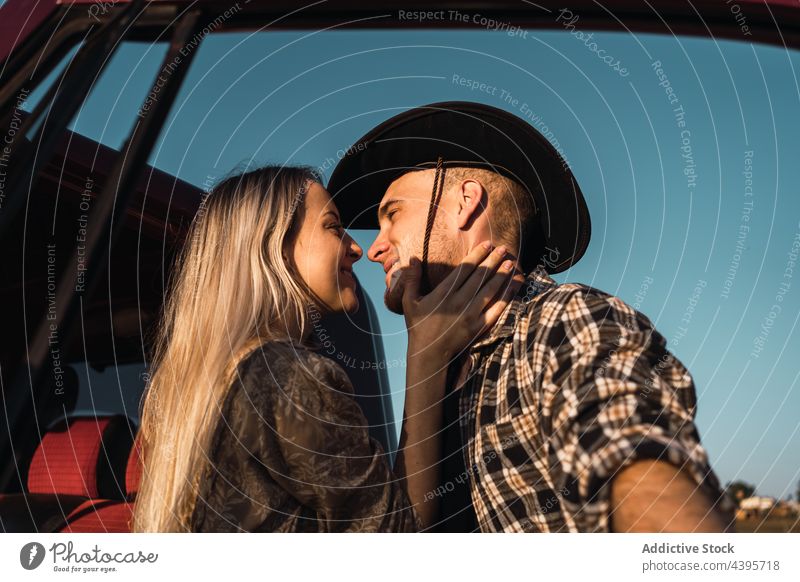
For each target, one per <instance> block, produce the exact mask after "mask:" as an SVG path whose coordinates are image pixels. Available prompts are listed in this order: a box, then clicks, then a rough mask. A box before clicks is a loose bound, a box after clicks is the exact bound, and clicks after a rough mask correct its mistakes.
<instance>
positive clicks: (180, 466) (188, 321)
mask: <svg viewBox="0 0 800 582" xmlns="http://www.w3.org/2000/svg"><path fill="white" fill-rule="evenodd" d="M361 255H362V249H361V248H360V247H359V246H358V245H357V244H356V242H355V241H354V240H353V239H352V238H350V236H349V235H348V234H347V233H346V232H345V231H344V229H343V226H342V224H341V222H340V219H339V214H338V211H337V209H336V206H335V204H334V203H333V201H332V199H331V197H330V195H329V194H328V192H327V191H326V190H325V189H324V188H323V187H322V185H321V184H320V182H319V180H318V178H317V177H316V175H315V174H314V173H313V172H312V171H310V170H308V169H305V168H295V167H266V168H262V169H258V170H254V171H250V172H247V173H244V174H241V175H238V176H233V177H230V178H228V179H226V180H225V181H223V182H222V183H221V184H219V185H218V186H217V187H216V188H215V189H214V190H213V191H212V192H211V193H209V195H208V196H207V197H206V198H205V199H204V201H203V204H202V206H201V209H200V211H199V212H198V213H197V216H196V218H195V220H194V221H193V223H192V226H191V228H190V232H189V234H188V238H187V241H186V243H185V246H184V250H183V252H182V254H181V257H180V259H179V262H178V264H177V267H176V270H175V276H174V279H173V280H172V281H171V288H170V291H169V295H168V297H167V301H166V303H165V311H164V316H163V322H162V326H161V328H160V329H159V335H158V338H157V342H156V353H155V356H154V362H153V365H154V370H155V371H154V373H153V376H152V378H151V382H150V385H149V387H148V390H147V392H146V395H145V399H144V403H143V409H142V421H141V442H142V447H143V455H142V456H143V459H144V471H143V477H142V484H141V487H140V491H139V493H138V497H137V500H136V506H135V512H134V524H133V530H134V531H140V532H143V531H148V532H175V531H262V532H276V531H287V532H292V531H416V530H418V529H423V528H427V527H429V526H431V525H433V524H435V522H436V519H437V506H436V502H435V499H429V498H430V497H433V496H430V495H428V496H427V497H426V492H429V491H432V490H434V489H435V488H436V487H437V486H438V485H439V483H438V479H439V474H438V470H437V466H438V463H439V461H440V459H439V453H440V437H439V432H440V428H441V422H442V420H441V417H442V409H441V401H442V398H443V395H444V384H445V375H446V371H447V367H448V364H449V362H450V360H451V359H452V358H454V357H455V356H457V354H458V353H459V351H460V350H462V349H463V347H464V346H466V345H467V344H468V343H469V342H470V340H471V339H473V338H474V337H476V335H479V334H481V333H482V332H483V331H485V330H487V329H488V328H489V327H491V325H492V324H493V323H494V322H495V321H497V318H498V317H499V315H500V313H501V312H502V311H503V309H504V308H505V307H506V306H507V305H508V303H509V300H510V298H511V297H512V295H513V293H514V292H515V291H516V289H517V287H516V284H515V283H514V282H513V281H512V279H511V277H510V274H511V273H510V270H508V269H507V268H506V263H504V261H503V258H504V257H503V256H502V255H501V254H499V253H498V252H491V250H490V248H489V247H488V245H486V246H484V245H480V246H479V247H477V248H476V249H473V251H472V253H471V254H470V255H469V257H468V258H467V259H466V260H465V261H464V263H463V264H462V268H460V269H458V270H456V271H454V272H453V274H452V275H451V276H450V278H449V279H448V280H446V281H445V282H443V283H442V284H441V285H440V286H439V287H438V288H437V289H434V290H433V291H432V292H431V293H429V294H428V295H426V296H424V297H423V296H421V295H420V294H419V280H420V267H419V263H418V262H412V263H411V265H410V266H409V268H408V269H405V270H404V274H403V275H402V276H401V277H400V281H399V282H398V284H400V285H402V289H403V297H404V298H403V301H404V305H405V306H406V309H405V317H406V323H407V325H408V329H409V340H408V348H409V349H408V362H407V370H408V372H407V384H408V387H407V390H406V398H405V414H404V421H403V427H402V433H401V439H400V450H399V452H398V455H397V461H396V463H395V466H394V468H393V469H392V468H390V467H389V466H388V464H387V461H386V459H387V456H386V455H385V454H384V451H383V450H382V448H381V446H380V444H378V443H377V442H376V441H374V440H372V439H371V438H370V437H369V435H368V431H367V421H366V419H365V418H364V415H363V414H362V412H361V410H360V409H359V407H358V406H357V404H356V403H355V401H354V399H353V398H352V393H353V388H352V386H351V384H350V382H349V380H348V377H347V375H346V373H345V371H344V370H343V369H342V368H341V367H340V366H339V365H338V364H336V363H335V362H334V361H332V360H331V359H328V358H326V357H324V356H322V355H319V354H318V353H316V352H315V351H314V350H313V349H311V347H310V345H309V336H310V331H311V327H312V326H311V325H310V324H309V322H308V321H307V314H308V312H309V310H310V309H314V310H318V311H319V312H320V313H323V314H324V313H330V312H353V311H355V310H357V309H358V298H357V295H356V282H355V279H354V278H353V272H352V267H353V264H354V263H355V262H356V261H358V260H359V259H360V258H361ZM501 263H502V265H501ZM479 267H480V268H479ZM487 275H488V276H487ZM453 286H455V287H456V288H460V289H461V292H460V293H458V294H452V293H450V295H451V297H450V298H448V299H445V295H446V294H447V293H449V292H450V290H451V289H452V287H453ZM446 292H447V293H446ZM452 295H455V296H452ZM456 322H458V323H457V324H456Z"/></svg>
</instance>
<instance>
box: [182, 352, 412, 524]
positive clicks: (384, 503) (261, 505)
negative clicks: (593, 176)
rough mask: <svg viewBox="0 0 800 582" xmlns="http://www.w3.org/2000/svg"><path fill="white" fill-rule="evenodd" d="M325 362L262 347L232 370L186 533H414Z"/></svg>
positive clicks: (340, 380) (407, 510) (345, 384)
mask: <svg viewBox="0 0 800 582" xmlns="http://www.w3.org/2000/svg"><path fill="white" fill-rule="evenodd" d="M352 394H353V387H352V385H351V383H350V380H349V378H348V377H347V374H346V373H345V371H344V370H343V369H342V368H341V367H340V366H339V365H338V364H336V363H335V362H334V361H332V360H330V359H328V358H325V357H323V356H321V355H318V354H316V353H314V352H312V351H310V350H307V349H305V348H302V347H300V346H296V345H292V344H289V343H281V342H269V343H266V344H264V345H262V346H261V347H260V348H258V349H256V350H255V351H254V352H252V353H251V354H249V355H248V356H247V357H246V358H245V359H244V360H242V362H241V363H240V364H239V366H238V368H237V375H236V376H235V377H234V381H233V384H232V386H231V389H230V393H229V394H228V396H227V398H226V400H225V403H224V406H223V407H222V416H221V418H220V421H219V424H218V426H217V428H216V431H215V433H214V436H213V440H212V447H211V451H210V455H209V456H210V461H211V464H210V466H209V467H208V470H207V472H206V473H205V478H204V479H203V480H202V482H201V484H200V495H199V497H198V499H197V504H196V507H195V510H194V513H193V515H192V529H193V530H194V531H200V532H234V531H253V532H309V531H311V532H317V531H319V532H342V531H397V532H406V531H416V530H417V529H419V528H420V525H421V524H420V523H419V521H418V516H417V514H416V512H415V511H414V509H413V508H412V507H411V506H410V504H409V501H408V498H407V496H406V493H405V491H404V490H403V488H402V487H401V486H400V481H399V480H398V479H397V478H396V477H395V476H394V475H393V474H392V471H391V470H390V468H389V466H388V461H387V459H388V457H387V456H386V455H385V453H384V451H383V449H382V447H381V445H380V444H379V443H378V442H377V441H375V440H374V439H371V438H370V437H369V434H368V431H367V420H366V419H365V417H364V415H363V413H362V412H361V409H360V408H359V407H358V405H357V404H356V402H355V400H354V399H353V397H352Z"/></svg>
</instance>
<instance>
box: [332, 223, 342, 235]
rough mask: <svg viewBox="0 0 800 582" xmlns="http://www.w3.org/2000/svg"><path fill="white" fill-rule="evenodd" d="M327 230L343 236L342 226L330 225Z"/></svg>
mask: <svg viewBox="0 0 800 582" xmlns="http://www.w3.org/2000/svg"><path fill="white" fill-rule="evenodd" d="M329 228H331V229H333V230H335V231H336V234H338V235H339V236H342V235H343V234H344V225H343V224H332V225H330V226H329Z"/></svg>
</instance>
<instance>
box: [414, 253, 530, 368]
mask: <svg viewBox="0 0 800 582" xmlns="http://www.w3.org/2000/svg"><path fill="white" fill-rule="evenodd" d="M514 275H515V270H514V263H513V261H511V260H508V259H507V258H506V249H505V247H503V246H500V247H497V248H495V249H492V245H491V243H490V242H489V241H486V242H484V243H481V244H479V245H477V246H476V247H475V248H473V249H472V250H471V251H470V252H469V254H468V255H467V256H466V257H465V258H464V260H463V261H461V263H460V264H459V266H458V267H456V268H455V269H453V272H452V273H450V274H449V275H448V276H447V277H446V278H445V279H444V281H442V282H441V283H439V285H437V286H436V288H435V289H433V291H431V292H430V293H428V294H427V295H424V296H423V295H420V291H419V288H420V279H421V276H422V269H421V264H420V262H419V260H418V259H416V258H412V259H411V261H410V264H409V266H408V267H407V268H406V269H405V270H404V272H403V276H402V277H401V281H400V282H399V283H400V284H402V285H403V313H404V315H405V319H406V327H407V328H408V343H409V356H410V355H411V353H412V349H416V350H424V351H425V352H427V353H428V354H436V356H437V359H438V360H439V361H440V362H441V361H444V362H449V361H450V360H452V359H453V358H454V357H456V356H457V355H458V354H459V353H460V352H461V351H462V350H463V349H464V348H466V347H467V346H469V345H470V344H472V343H474V342H475V341H476V340H477V339H478V338H479V337H480V336H481V335H483V334H484V333H485V332H487V331H488V330H489V329H491V328H492V326H493V325H494V324H495V323H497V320H498V318H499V317H500V315H501V314H502V313H503V311H504V310H505V308H506V307H507V306H508V304H509V303H510V302H511V300H512V299H513V297H514V295H515V294H516V292H517V290H518V289H519V287H520V285H521V284H522V282H524V277H523V276H522V275H521V274H520V273H516V276H514Z"/></svg>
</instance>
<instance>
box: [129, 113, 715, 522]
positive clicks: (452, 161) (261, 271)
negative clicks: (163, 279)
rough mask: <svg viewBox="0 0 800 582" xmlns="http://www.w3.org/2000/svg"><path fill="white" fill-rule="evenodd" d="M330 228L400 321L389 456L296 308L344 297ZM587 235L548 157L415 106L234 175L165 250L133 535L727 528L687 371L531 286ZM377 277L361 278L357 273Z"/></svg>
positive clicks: (545, 286)
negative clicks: (333, 161)
mask: <svg viewBox="0 0 800 582" xmlns="http://www.w3.org/2000/svg"><path fill="white" fill-rule="evenodd" d="M345 226H347V227H348V228H378V229H379V233H378V236H377V238H376V239H375V240H374V242H373V243H372V244H371V246H370V248H369V249H367V251H366V254H367V257H368V259H369V260H371V261H374V262H376V263H378V264H380V265H381V266H382V267H383V269H384V271H385V273H386V291H385V295H384V302H385V304H386V307H387V308H388V309H390V310H391V311H393V312H395V313H399V314H402V315H403V316H404V317H405V322H406V325H407V328H408V352H407V375H406V382H407V386H406V391H405V407H404V414H403V424H402V429H401V437H400V444H399V449H398V453H397V457H396V460H395V462H394V464H393V466H390V464H389V462H388V460H387V459H388V458H389V457H388V455H386V454H385V451H384V450H383V449H382V447H381V445H380V444H379V443H377V442H376V441H375V440H373V439H371V438H370V436H369V434H368V430H367V421H366V419H365V417H364V415H363V413H362V412H361V410H360V409H359V407H358V405H357V404H356V403H355V401H354V399H353V392H354V390H353V387H352V385H351V383H350V380H349V379H348V376H347V374H346V373H345V371H344V370H343V369H342V368H341V367H340V366H339V364H337V363H336V362H335V361H333V360H332V359H329V358H327V357H325V356H324V355H322V354H320V353H319V352H318V351H316V350H315V349H314V345H313V342H312V341H311V338H310V336H311V332H312V325H311V323H310V322H309V321H308V312H309V306H311V307H312V308H313V309H315V310H318V311H319V312H320V313H337V312H339V313H342V312H344V313H352V312H354V311H355V310H357V309H358V307H359V305H358V303H359V302H358V298H357V294H356V281H355V279H354V277H353V264H354V263H355V262H356V261H358V260H360V259H361V258H362V255H363V254H364V249H362V248H360V247H359V245H358V244H356V242H355V241H354V240H353V239H352V238H351V237H350V236H349V235H348V233H347V231H346V230H345ZM589 236H590V221H589V215H588V211H587V208H586V204H585V202H584V200H583V196H582V194H581V191H580V189H579V187H578V185H577V182H576V181H575V179H574V177H573V175H572V173H571V172H570V170H569V168H568V167H567V166H566V164H565V163H564V162H563V160H562V159H561V157H560V156H559V155H558V153H557V152H556V151H555V149H554V148H553V147H552V146H551V145H550V143H549V142H548V141H547V140H546V139H545V138H544V137H543V136H542V135H541V134H539V133H538V132H537V131H536V130H535V129H533V128H532V127H531V126H530V125H529V124H527V123H526V122H524V121H523V120H521V119H519V118H517V117H515V116H513V115H510V114H508V113H506V112H503V111H501V110H498V109H495V108H492V107H488V106H485V105H480V104H477V103H464V102H450V103H438V104H433V105H428V106H424V107H419V108H416V109H413V110H410V111H406V112H404V113H402V114H400V115H397V116H395V117H393V118H391V119H389V120H388V121H386V122H384V123H382V124H381V125H379V126H378V127H376V128H374V129H373V130H372V131H370V132H369V133H368V134H367V135H366V136H364V137H363V138H362V139H361V140H359V142H357V144H356V145H354V146H353V147H351V148H350V149H349V150H347V155H346V156H345V157H344V158H343V159H342V160H341V161H340V163H339V164H338V166H337V167H336V169H335V170H334V172H333V175H332V177H331V180H330V182H329V184H328V187H327V189H326V188H325V187H323V185H322V183H321V181H320V178H319V177H318V176H317V175H316V174H315V172H313V171H311V170H309V169H307V168H301V167H287V166H280V167H277V166H276V167H265V168H260V169H257V170H252V171H248V172H246V173H243V174H240V175H236V176H232V177H229V178H227V179H226V180H224V181H223V182H222V183H220V184H219V185H217V186H216V187H215V188H214V189H213V190H212V191H211V192H210V193H209V195H208V196H207V197H206V198H205V199H204V201H203V204H202V206H201V209H200V211H199V212H198V213H197V216H196V217H195V220H194V221H193V223H192V226H191V229H190V232H189V235H188V237H187V240H186V243H185V246H184V248H183V250H182V253H181V256H180V258H179V262H178V265H177V269H176V273H175V275H174V278H173V281H172V284H171V288H170V291H169V295H168V297H167V298H166V303H165V308H164V314H163V318H162V322H161V326H160V328H159V333H158V340H157V344H156V353H155V357H154V369H155V371H154V374H153V375H152V378H151V381H150V384H149V386H148V389H147V391H146V394H145V398H144V403H143V410H142V424H141V437H140V438H141V446H142V453H143V455H142V456H143V459H144V472H143V478H142V485H141V487H140V491H139V494H138V497H137V500H136V506H135V514H134V531H199V532H212V531H216V532H219V531H255V532H298V531H325V532H344V531H369V532H378V531H380V532H411V531H458V532H468V531H482V532H499V531H508V532H556V531H565V532H594V531H598V532H602V531H723V530H725V529H726V528H727V527H728V525H729V523H730V522H729V515H728V512H729V509H730V508H729V505H728V502H727V501H726V500H725V498H724V496H722V495H721V493H720V488H719V482H718V480H717V478H716V476H715V474H714V473H713V471H712V470H711V468H710V466H709V463H708V459H707V455H706V453H705V451H704V449H703V447H702V446H701V445H700V437H699V435H698V433H697V430H696V428H695V425H694V422H693V420H694V416H695V412H696V400H695V389H694V383H693V381H692V378H691V376H690V374H689V372H688V371H687V370H686V368H685V367H684V366H683V365H682V364H681V363H680V362H679V361H678V360H677V359H676V358H675V357H674V356H673V355H672V354H671V353H670V352H669V351H668V350H667V347H666V341H665V339H664V337H663V336H662V335H661V334H659V333H658V331H656V330H655V329H654V327H653V325H652V323H651V322H650V320H649V319H648V318H647V317H646V316H644V315H643V314H641V313H639V312H638V311H636V310H634V309H633V308H631V307H630V306H629V305H627V304H626V303H624V302H623V301H622V300H620V299H619V298H617V297H614V296H612V295H609V294H607V293H605V292H603V291H600V290H598V289H595V288H593V287H590V286H587V285H582V284H577V283H568V284H557V283H556V282H555V281H554V280H553V279H552V278H551V277H550V275H551V274H554V273H558V272H560V271H563V270H565V269H566V268H568V267H569V266H570V265H572V264H574V263H575V262H576V261H577V260H579V259H580V258H581V256H582V255H583V253H584V252H585V250H586V247H587V245H588V242H589ZM376 268H378V267H377V266H376Z"/></svg>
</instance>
